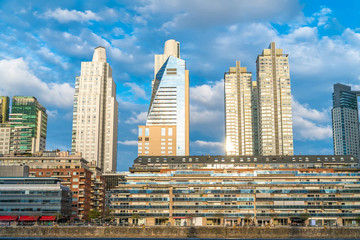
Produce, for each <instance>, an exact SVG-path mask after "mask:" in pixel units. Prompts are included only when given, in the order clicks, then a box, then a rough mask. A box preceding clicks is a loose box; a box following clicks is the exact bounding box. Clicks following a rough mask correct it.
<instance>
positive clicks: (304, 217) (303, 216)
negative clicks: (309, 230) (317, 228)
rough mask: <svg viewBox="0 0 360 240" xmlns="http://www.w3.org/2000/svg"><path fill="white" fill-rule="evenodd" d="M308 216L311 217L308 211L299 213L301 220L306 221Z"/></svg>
mask: <svg viewBox="0 0 360 240" xmlns="http://www.w3.org/2000/svg"><path fill="white" fill-rule="evenodd" d="M310 217H311V216H310V214H308V213H302V214H300V219H301V220H302V221H303V222H305V221H307V220H308V219H309V218H310Z"/></svg>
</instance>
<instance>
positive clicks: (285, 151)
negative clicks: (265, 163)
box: [224, 42, 294, 156]
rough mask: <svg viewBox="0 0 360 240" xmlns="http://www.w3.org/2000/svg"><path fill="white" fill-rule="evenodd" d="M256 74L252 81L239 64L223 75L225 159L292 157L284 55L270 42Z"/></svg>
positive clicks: (287, 77) (287, 71)
mask: <svg viewBox="0 0 360 240" xmlns="http://www.w3.org/2000/svg"><path fill="white" fill-rule="evenodd" d="M256 70H257V79H256V81H252V79H251V77H252V74H251V73H250V72H248V71H247V69H246V67H241V66H240V62H236V67H230V70H229V72H226V73H225V76H224V84H225V141H226V143H225V148H226V155H244V156H246V155H293V154H294V150H293V129H292V107H291V87H290V73H289V62H288V55H287V54H283V52H282V49H276V48H275V43H274V42H272V43H271V44H270V46H269V48H268V49H264V50H263V52H262V54H261V55H258V57H257V60H256Z"/></svg>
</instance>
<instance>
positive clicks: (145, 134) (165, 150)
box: [138, 40, 189, 156]
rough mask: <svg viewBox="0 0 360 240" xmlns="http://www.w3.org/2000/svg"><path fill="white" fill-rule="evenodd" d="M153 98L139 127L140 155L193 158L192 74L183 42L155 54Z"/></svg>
mask: <svg viewBox="0 0 360 240" xmlns="http://www.w3.org/2000/svg"><path fill="white" fill-rule="evenodd" d="M154 73H155V76H154V80H153V81H152V95H151V101H150V107H149V111H148V116H147V120H146V125H145V126H139V135H138V154H139V156H143V155H145V156H156V155H160V156H161V155H169V156H185V155H189V71H188V70H186V64H185V61H184V60H183V59H181V58H180V43H179V42H176V41H175V40H168V41H166V43H165V49H164V54H163V55H155V66H154Z"/></svg>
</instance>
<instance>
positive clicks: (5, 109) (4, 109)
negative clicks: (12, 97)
mask: <svg viewBox="0 0 360 240" xmlns="http://www.w3.org/2000/svg"><path fill="white" fill-rule="evenodd" d="M7 121H9V97H0V123H6V122H7Z"/></svg>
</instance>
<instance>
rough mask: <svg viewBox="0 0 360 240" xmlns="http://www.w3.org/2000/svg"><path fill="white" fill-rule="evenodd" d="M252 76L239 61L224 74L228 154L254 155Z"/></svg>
mask: <svg viewBox="0 0 360 240" xmlns="http://www.w3.org/2000/svg"><path fill="white" fill-rule="evenodd" d="M251 77H252V75H251V73H250V72H247V69H246V67H241V66H240V62H239V61H237V62H236V67H230V69H229V71H228V72H226V73H225V75H224V84H225V88H224V89H225V95H224V96H225V141H226V143H225V146H226V155H254V144H253V141H254V139H253V137H254V136H253V132H254V130H253V125H254V124H253V120H254V119H253V112H252V111H253V109H252V93H253V91H252V88H253V86H252V79H251Z"/></svg>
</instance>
